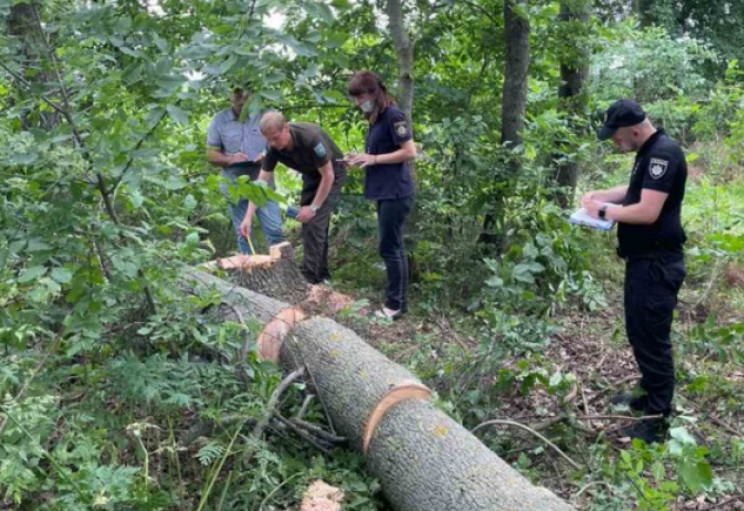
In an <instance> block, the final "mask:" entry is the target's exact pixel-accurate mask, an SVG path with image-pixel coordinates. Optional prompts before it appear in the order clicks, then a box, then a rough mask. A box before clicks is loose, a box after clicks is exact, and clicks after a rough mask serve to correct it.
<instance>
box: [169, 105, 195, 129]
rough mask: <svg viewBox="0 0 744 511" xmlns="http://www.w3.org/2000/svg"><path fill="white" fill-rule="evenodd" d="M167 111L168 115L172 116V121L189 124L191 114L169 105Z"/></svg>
mask: <svg viewBox="0 0 744 511" xmlns="http://www.w3.org/2000/svg"><path fill="white" fill-rule="evenodd" d="M165 108H166V110H168V115H170V117H171V119H173V120H174V121H175V122H177V123H178V124H188V122H189V114H188V113H187V112H186V111H184V110H181V109H180V108H178V107H177V106H176V105H168V106H167V107H165Z"/></svg>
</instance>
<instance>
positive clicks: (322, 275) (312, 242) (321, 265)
mask: <svg viewBox="0 0 744 511" xmlns="http://www.w3.org/2000/svg"><path fill="white" fill-rule="evenodd" d="M335 170H336V173H335V178H334V181H333V186H332V187H331V191H330V192H329V193H328V197H327V198H326V200H325V201H324V202H323V205H322V206H321V207H320V209H319V210H318V211H317V212H316V213H315V217H313V219H312V220H310V221H309V222H307V223H305V224H302V248H303V251H304V257H303V259H302V266H300V271H301V272H302V275H303V276H304V277H305V280H307V281H308V282H309V283H310V284H319V283H320V282H323V281H324V280H325V279H329V278H330V277H331V273H330V272H329V271H328V231H329V229H330V225H331V215H332V214H333V212H334V211H335V210H336V205H337V204H338V201H339V198H340V197H341V186H342V185H343V184H344V181H345V180H346V171H345V170H343V169H335ZM318 184H319V183H314V184H307V183H306V186H303V189H302V194H301V198H300V204H301V205H302V206H308V205H310V204H311V203H312V200H313V198H315V193H316V192H317V191H318Z"/></svg>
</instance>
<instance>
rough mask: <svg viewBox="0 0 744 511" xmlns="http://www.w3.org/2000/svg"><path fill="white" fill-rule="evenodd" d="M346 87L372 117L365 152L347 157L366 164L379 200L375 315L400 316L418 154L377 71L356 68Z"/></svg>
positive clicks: (372, 195) (370, 192)
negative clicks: (382, 291) (382, 271)
mask: <svg viewBox="0 0 744 511" xmlns="http://www.w3.org/2000/svg"><path fill="white" fill-rule="evenodd" d="M348 89H349V95H351V96H352V97H353V98H354V101H355V102H356V104H357V106H358V107H359V108H360V109H361V111H362V112H363V113H364V116H365V117H366V118H367V121H369V131H368V132H367V136H366V141H365V151H364V153H362V154H350V155H347V161H348V163H349V164H350V165H352V166H353V165H359V166H360V167H362V168H364V170H365V177H364V197H365V198H367V199H369V200H373V201H375V202H376V204H377V223H378V228H379V236H380V244H379V252H380V256H381V257H382V258H383V260H384V261H385V268H386V269H387V289H386V299H385V304H384V305H383V307H382V308H381V309H380V310H379V311H377V315H378V316H381V317H387V318H390V319H398V318H399V317H400V316H402V315H403V314H404V313H405V312H406V311H407V310H408V307H407V303H406V289H407V287H408V258H407V256H406V251H405V247H404V246H403V224H404V222H405V220H406V217H407V216H408V213H409V212H410V211H411V209H412V208H413V203H414V195H415V187H414V184H413V179H412V176H411V168H410V161H411V160H412V159H414V158H415V157H416V146H415V145H414V143H413V135H412V133H411V127H410V126H409V124H408V121H407V120H406V117H405V114H404V113H403V112H402V111H401V110H400V109H399V108H398V107H397V106H396V105H395V103H394V102H393V98H392V97H391V96H390V94H388V92H387V88H386V87H385V84H383V83H382V80H380V77H379V76H377V74H375V73H373V72H371V71H358V72H357V73H355V74H354V76H352V78H351V80H350V81H349V86H348Z"/></svg>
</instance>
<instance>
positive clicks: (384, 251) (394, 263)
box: [377, 197, 414, 312]
mask: <svg viewBox="0 0 744 511" xmlns="http://www.w3.org/2000/svg"><path fill="white" fill-rule="evenodd" d="M413 203H414V198H413V197H406V198H405V199H386V200H378V201H377V226H378V229H379V232H380V243H379V246H378V250H379V253H380V257H382V259H383V261H385V269H386V271H387V287H386V290H385V296H386V299H385V307H387V308H388V309H392V310H396V311H397V310H402V311H404V312H405V311H406V309H407V304H406V288H407V287H408V255H407V254H406V248H405V246H404V245H403V224H404V223H405V221H406V217H407V216H408V213H410V212H411V209H412V208H413Z"/></svg>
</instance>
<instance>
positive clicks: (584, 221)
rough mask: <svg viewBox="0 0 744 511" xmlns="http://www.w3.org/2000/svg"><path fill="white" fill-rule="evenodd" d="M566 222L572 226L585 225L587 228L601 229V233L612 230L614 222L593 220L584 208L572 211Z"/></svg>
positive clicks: (599, 219)
mask: <svg viewBox="0 0 744 511" xmlns="http://www.w3.org/2000/svg"><path fill="white" fill-rule="evenodd" d="M568 221H569V222H571V223H572V224H576V225H585V226H587V227H592V228H594V229H601V230H603V231H609V230H610V229H612V226H613V225H615V222H614V221H613V220H610V219H605V220H602V219H601V218H595V217H593V216H591V215H590V214H589V213H588V212H587V210H586V208H579V209H577V210H576V211H574V212H573V213H572V214H571V216H570V218H569V219H568Z"/></svg>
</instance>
